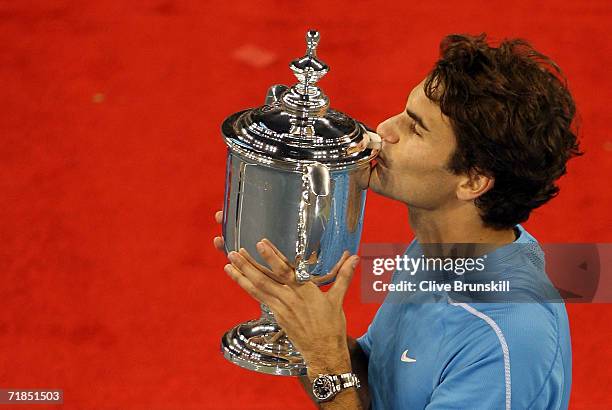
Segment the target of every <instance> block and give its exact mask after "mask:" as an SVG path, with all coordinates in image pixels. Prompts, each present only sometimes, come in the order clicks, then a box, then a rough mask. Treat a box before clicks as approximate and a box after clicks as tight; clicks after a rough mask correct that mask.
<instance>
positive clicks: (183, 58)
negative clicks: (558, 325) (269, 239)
mask: <svg viewBox="0 0 612 410" xmlns="http://www.w3.org/2000/svg"><path fill="white" fill-rule="evenodd" d="M611 10H612V9H611V7H610V3H609V2H607V1H580V2H569V1H568V2H537V3H536V2H524V1H523V2H469V1H463V2H457V3H456V4H451V3H450V2H438V1H428V2H397V4H393V2H381V3H380V4H379V5H375V4H372V3H362V2H346V3H341V2H331V1H320V0H317V1H314V0H313V1H308V2H306V1H292V2H289V1H272V0H266V1H258V2H210V1H208V2H207V1H195V0H191V1H187V0H185V1H180V0H177V1H171V0H168V1H144V0H140V1H116V2H112V3H111V2H108V3H107V2H103V1H87V2H86V1H78V0H73V1H67V0H65V1H61V0H56V1H47V2H44V1H25V0H19V1H12V2H9V1H3V2H0V38H1V39H2V41H1V46H0V70H1V74H0V90H1V91H0V96H1V99H0V101H1V104H2V110H1V114H0V161H1V162H0V241H1V242H0V244H1V246H0V274H1V275H2V276H1V277H0V278H1V280H2V282H1V288H0V388H9V387H16V388H61V389H64V393H65V399H64V400H65V404H64V405H63V406H55V407H57V408H59V407H62V408H66V409H203V408H204V409H205V408H215V409H234V408H235V409H242V408H244V409H273V408H286V409H306V408H312V406H311V405H310V404H309V403H308V402H307V399H306V396H305V395H304V394H303V393H302V392H301V390H300V388H299V387H298V384H297V382H296V381H295V380H292V379H289V378H280V377H274V376H264V375H259V374H255V373H252V372H248V371H246V370H242V369H240V368H238V367H236V366H233V365H230V364H228V363H226V362H225V360H224V359H223V358H222V356H221V355H220V353H219V339H220V337H221V335H222V334H223V332H224V331H225V330H227V329H228V328H229V327H231V326H232V325H234V324H235V323H237V322H240V321H244V320H246V319H249V318H252V317H254V316H255V315H257V311H258V308H257V305H256V303H255V302H253V301H252V300H250V299H249V297H248V296H247V295H246V294H244V293H243V292H242V291H241V290H240V289H239V288H238V287H237V286H236V285H235V284H234V283H233V282H231V280H230V279H229V278H227V277H226V275H225V274H224V273H223V271H222V267H223V264H224V263H225V258H224V257H223V256H222V255H220V254H217V253H216V252H214V251H213V250H212V245H211V240H212V237H213V235H215V234H216V233H217V232H218V227H217V226H215V224H214V223H213V212H214V211H215V210H217V209H219V208H220V206H221V203H222V196H223V183H224V181H223V172H224V163H225V146H224V144H223V142H222V140H221V138H220V132H219V126H220V123H221V121H222V120H223V119H224V117H225V116H227V115H229V114H231V113H232V112H234V111H238V110H240V109H243V108H247V107H251V106H255V105H260V104H261V103H263V98H264V95H265V92H266V89H267V87H268V86H270V85H272V84H274V83H293V82H294V79H293V78H292V75H291V74H290V72H289V69H288V68H287V65H288V63H289V61H290V60H291V59H293V58H295V57H298V56H301V55H302V54H303V52H304V42H303V36H304V33H305V31H306V30H307V29H308V28H310V27H316V28H317V29H318V30H320V31H321V35H322V40H321V44H320V47H319V56H320V57H321V58H322V59H323V60H324V61H326V62H327V63H328V64H329V65H330V66H331V71H330V73H329V74H328V75H327V77H326V78H325V79H323V80H322V82H321V86H322V87H323V88H324V90H325V92H326V93H327V94H328V95H329V96H330V98H331V101H332V105H333V106H334V107H335V108H337V109H339V110H342V111H345V112H347V113H348V114H350V115H352V116H354V117H356V118H359V119H360V120H363V121H365V122H366V123H368V124H370V125H376V124H377V123H378V122H379V121H382V120H383V119H385V118H386V117H387V116H389V115H391V114H393V113H395V112H397V111H399V110H401V109H402V107H403V104H404V102H405V98H406V96H407V93H408V91H409V90H410V88H411V87H412V86H414V85H415V84H416V83H418V82H419V81H420V80H421V78H422V77H423V76H424V75H425V73H426V72H427V70H428V69H429V68H430V67H431V65H432V63H433V61H434V59H435V58H436V56H437V48H438V43H439V40H440V39H441V38H442V37H443V35H445V34H447V33H450V32H468V33H479V32H488V33H489V34H490V35H491V36H492V37H493V38H496V39H500V38H503V37H512V36H522V37H525V38H527V39H529V40H530V41H531V42H532V43H533V44H534V45H535V46H536V48H538V49H540V50H541V51H543V52H544V53H546V54H548V55H550V56H551V57H552V58H553V59H555V60H556V61H557V62H558V63H559V65H560V66H561V67H562V68H563V69H564V71H565V73H566V75H567V77H568V78H569V82H570V86H571V89H572V90H573V93H574V95H575V98H576V101H577V104H578V107H579V110H580V113H581V117H582V130H581V136H582V144H583V148H584V150H585V151H586V152H587V154H586V155H585V156H584V157H582V158H579V159H577V160H575V161H573V162H572V163H571V165H570V166H569V172H568V175H567V176H566V177H564V178H563V180H562V182H561V193H560V195H559V197H558V198H556V199H554V200H553V201H552V202H551V203H550V204H549V205H547V206H545V207H544V208H542V209H541V210H538V211H537V212H536V213H535V214H534V215H533V217H532V219H531V220H530V221H529V222H528V223H527V224H526V227H527V228H528V229H529V230H530V231H531V232H532V233H533V234H534V235H535V236H536V237H537V238H538V239H540V240H541V241H543V242H612V229H611V228H612V219H611V217H610V209H611V205H612V194H611V191H610V177H612V139H611V137H610V134H609V126H610V123H611V120H612V118H611V117H610V110H609V104H610V103H609V101H608V99H609V96H610V83H611V81H610V75H609V67H610V66H611V61H610V55H611V54H612V53H611V51H612V50H611V47H610V34H609V26H610V15H611ZM366 215H367V216H366V223H365V231H364V236H363V240H364V241H365V242H394V241H395V242H400V241H404V242H405V241H407V240H409V239H410V236H411V234H410V231H409V229H408V225H407V221H406V212H405V210H404V208H403V207H402V206H400V205H398V204H396V203H393V202H390V201H389V200H386V199H384V198H381V197H378V196H376V195H373V194H371V195H370V196H369V198H368V205H367V211H366ZM356 280H359V278H358V277H357V278H356ZM358 291H359V287H358V286H357V284H355V286H353V288H352V289H351V291H350V294H349V297H348V300H347V303H346V312H347V318H348V322H349V332H350V333H351V334H353V335H359V334H361V333H362V332H363V331H364V330H365V329H366V326H367V324H368V323H369V321H370V320H371V318H372V316H373V314H374V312H375V310H376V306H374V305H362V304H361V303H360V301H359V292H358ZM568 310H569V314H570V320H571V326H572V342H573V348H574V350H573V354H574V383H573V390H572V398H571V408H574V409H604V408H611V407H612V397H611V396H610V394H609V392H608V390H607V389H608V384H609V382H610V381H611V380H610V379H611V377H610V376H611V374H612V371H610V366H609V363H610V361H611V360H612V347H611V346H610V340H612V327H610V325H609V324H610V321H611V320H612V306H610V305H571V306H568ZM9 407H10V406H0V408H2V409H4V408H9ZM26 407H27V406H20V407H18V408H26ZM49 407H54V406H49ZM55 407H54V408H55ZM28 408H29V407H28ZM35 408H37V409H38V408H40V409H44V408H47V407H46V406H36V407H35Z"/></svg>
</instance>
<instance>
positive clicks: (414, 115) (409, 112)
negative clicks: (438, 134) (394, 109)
mask: <svg viewBox="0 0 612 410" xmlns="http://www.w3.org/2000/svg"><path fill="white" fill-rule="evenodd" d="M406 114H408V116H409V117H410V118H412V119H413V120H414V121H416V123H417V124H419V125H420V126H421V128H423V129H425V131H427V132H431V131H429V128H427V127H426V126H425V124H424V123H423V119H422V118H421V117H419V116H418V115H417V113H415V112H414V111H410V110H409V109H408V108H406Z"/></svg>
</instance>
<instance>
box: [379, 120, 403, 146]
mask: <svg viewBox="0 0 612 410" xmlns="http://www.w3.org/2000/svg"><path fill="white" fill-rule="evenodd" d="M376 133H377V134H378V135H380V138H381V139H382V140H383V142H386V143H388V144H395V143H397V142H398V141H399V137H398V136H397V130H395V127H394V125H393V118H389V119H388V120H385V121H383V122H381V123H380V124H378V127H376Z"/></svg>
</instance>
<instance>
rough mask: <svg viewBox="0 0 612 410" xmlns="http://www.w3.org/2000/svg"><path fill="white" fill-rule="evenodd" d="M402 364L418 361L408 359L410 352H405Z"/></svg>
mask: <svg viewBox="0 0 612 410" xmlns="http://www.w3.org/2000/svg"><path fill="white" fill-rule="evenodd" d="M402 362H406V363H412V362H416V359H413V358H411V357H408V350H404V353H402Z"/></svg>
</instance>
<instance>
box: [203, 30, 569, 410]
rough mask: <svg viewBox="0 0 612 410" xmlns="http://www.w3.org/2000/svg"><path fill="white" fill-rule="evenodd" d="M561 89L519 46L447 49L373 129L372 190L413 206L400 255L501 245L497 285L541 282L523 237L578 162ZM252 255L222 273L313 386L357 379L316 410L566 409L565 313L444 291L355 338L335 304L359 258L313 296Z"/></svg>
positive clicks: (396, 308) (549, 65)
mask: <svg viewBox="0 0 612 410" xmlns="http://www.w3.org/2000/svg"><path fill="white" fill-rule="evenodd" d="M560 76H561V73H560V71H559V69H558V68H557V66H556V65H555V64H554V62H552V61H551V60H550V59H548V58H547V57H545V56H544V55H542V54H540V53H538V52H537V51H535V50H534V49H533V48H531V47H530V46H529V45H528V44H527V43H525V42H523V41H520V40H512V41H505V42H503V43H501V44H500V45H499V46H498V47H491V46H489V45H488V44H487V43H486V41H485V37H484V35H481V36H478V37H470V36H460V35H451V36H448V37H447V38H445V39H444V40H443V42H442V44H441V58H440V60H439V61H438V62H437V63H436V65H435V66H434V68H433V70H432V71H431V72H430V73H429V74H428V75H427V77H426V78H425V79H424V80H423V81H422V82H421V83H420V84H419V85H417V86H416V87H415V88H414V89H413V90H412V91H411V93H410V95H409V97H408V100H407V103H406V106H405V108H404V109H402V110H401V112H400V113H399V114H397V115H396V116H394V117H391V118H389V119H388V120H386V121H384V122H383V123H382V124H380V125H379V126H378V129H377V133H378V134H379V135H380V137H381V138H382V140H383V147H382V150H381V153H380V156H379V157H378V161H377V164H376V166H375V167H374V168H373V169H372V173H371V176H370V185H369V186H370V188H371V189H372V190H374V191H375V192H377V193H380V194H382V195H385V196H387V197H389V198H393V199H396V200H398V201H401V202H403V203H405V204H406V205H407V207H408V211H409V222H410V226H411V229H412V230H413V232H414V234H415V240H414V241H413V243H412V244H411V246H410V247H409V249H408V250H407V253H406V254H407V255H412V256H415V257H418V255H419V254H420V253H422V252H423V251H422V249H421V245H424V244H453V243H474V244H494V246H495V251H494V252H493V253H492V254H495V255H496V258H495V261H496V265H495V267H496V269H499V272H500V275H507V276H508V277H512V278H520V279H525V280H526V281H529V280H531V279H533V278H539V279H542V278H545V273H544V270H543V263H542V258H541V254H540V253H538V251H539V248H538V247H537V246H534V245H537V242H536V240H535V239H534V238H533V237H532V236H531V235H530V234H529V233H528V232H526V231H525V230H524V228H523V227H522V226H521V225H520V223H521V222H524V221H526V220H527V219H528V217H529V214H530V212H531V211H532V210H533V209H535V208H537V207H539V206H540V205H542V204H544V203H546V202H547V201H548V200H550V199H551V198H552V197H554V196H555V195H556V194H557V192H558V187H557V186H556V185H555V181H556V180H557V179H558V178H559V177H560V176H561V175H563V174H564V173H565V172H566V163H567V161H568V159H570V158H571V157H572V156H575V155H579V154H580V152H579V149H578V143H577V138H576V135H575V134H574V132H573V131H572V130H571V127H570V126H571V124H572V121H573V117H574V114H575V107H574V103H573V100H572V97H571V95H570V93H569V92H568V90H567V88H566V86H565V85H564V83H563V81H562V80H560V79H559V77H560ZM217 219H219V215H217ZM518 244H529V245H530V246H528V247H516V246H515V245H518ZM215 246H216V247H217V248H219V249H221V248H222V246H223V242H222V238H220V237H217V238H215ZM257 249H258V252H259V253H260V254H261V256H262V257H263V258H264V260H265V261H266V262H267V263H268V265H269V267H270V269H268V268H265V267H263V266H260V265H258V264H257V263H256V262H254V260H253V259H252V258H251V257H250V255H248V254H247V253H246V252H245V251H243V250H241V251H240V252H239V253H237V252H232V253H230V254H229V255H228V257H229V260H230V262H231V264H228V265H226V267H225V270H226V272H227V273H228V275H229V276H230V277H231V278H232V279H234V280H235V281H236V282H237V283H238V284H239V285H240V286H241V287H242V288H244V289H245V290H246V291H247V292H248V293H249V294H250V295H252V296H253V297H255V298H256V299H258V300H259V301H261V302H263V303H265V304H266V305H268V306H269V307H270V308H271V310H272V311H273V312H274V313H275V315H276V318H277V320H278V323H279V324H280V325H281V326H282V327H283V329H284V330H285V331H286V333H287V335H288V336H289V337H290V339H291V340H292V341H293V343H294V344H295V345H296V347H297V348H298V349H299V350H300V352H301V353H302V355H303V357H304V359H305V361H306V363H307V365H308V379H309V381H310V382H312V381H313V380H314V379H315V378H316V377H317V376H318V375H320V374H328V375H340V374H343V373H349V372H352V373H354V374H356V375H357V377H358V378H359V379H360V380H361V384H362V386H361V387H360V388H355V387H352V388H347V389H343V390H342V391H340V392H339V393H338V394H337V395H336V396H335V397H333V399H332V400H331V401H327V402H324V403H320V405H321V408H325V409H357V408H368V407H369V406H371V407H372V408H375V409H385V410H386V409H422V408H427V409H442V408H444V409H446V408H457V409H467V408H470V409H498V408H502V409H510V408H516V409H526V408H536V409H540V408H554V409H559V408H567V406H568V401H569V392H570V386H571V346H570V336H569V326H568V319H567V314H566V311H565V307H564V305H563V304H562V303H548V301H545V300H544V301H542V300H538V298H537V297H533V303H465V302H461V301H457V300H454V299H453V297H451V295H449V294H445V293H444V292H442V293H440V294H437V295H436V301H435V303H384V304H383V305H382V306H381V308H380V309H379V311H378V313H377V315H376V317H375V319H374V321H373V322H372V324H371V325H370V327H369V329H368V332H367V333H366V334H365V335H364V336H362V337H361V338H359V339H358V340H354V339H352V338H347V335H346V322H345V317H344V312H343V309H342V301H343V298H344V295H345V293H346V290H347V288H348V285H349V283H350V280H351V276H352V274H353V271H354V269H355V266H356V265H357V263H358V260H359V258H358V257H357V256H355V255H353V256H349V255H348V254H345V255H343V257H342V259H341V260H340V261H339V262H338V265H337V266H336V268H335V269H334V272H333V273H334V274H336V275H337V276H336V281H335V283H334V285H333V286H332V287H331V288H330V290H329V291H327V292H322V291H321V290H320V289H319V288H318V287H317V286H316V285H314V284H312V283H306V284H304V285H298V284H297V283H296V282H295V279H294V274H293V269H292V267H291V265H290V264H289V263H288V261H287V260H286V259H285V258H284V256H283V255H282V254H280V252H279V251H278V250H277V249H276V248H275V246H274V245H273V244H272V243H270V242H269V241H267V240H262V241H261V242H260V243H259V244H258V245H257ZM540 252H541V251H540ZM503 277H505V276H503ZM528 291H529V292H530V291H531V290H530V289H529V290H528ZM529 292H527V293H528V294H529V295H531V293H529ZM347 340H348V343H347ZM305 387H307V390H308V388H309V383H305Z"/></svg>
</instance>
